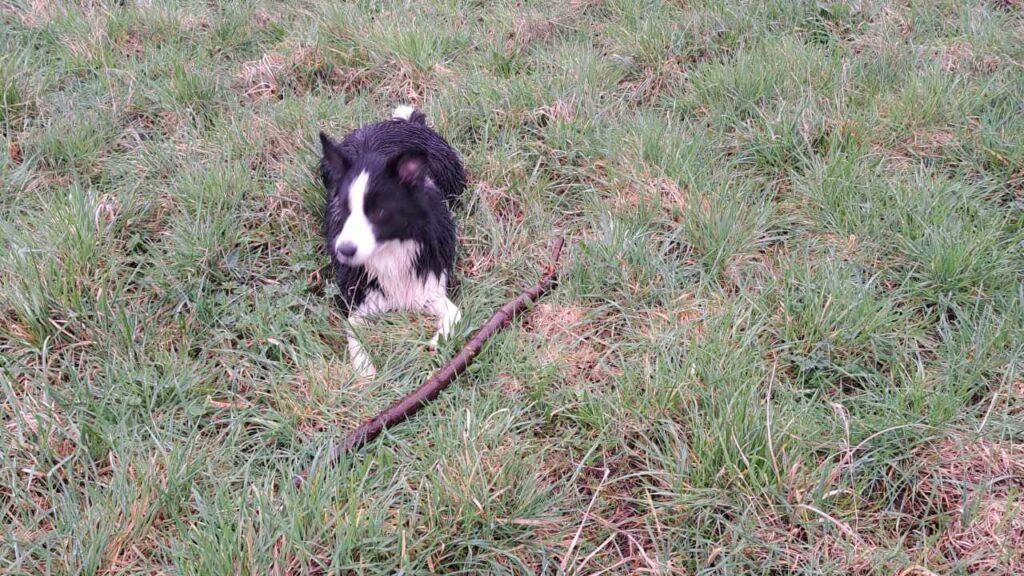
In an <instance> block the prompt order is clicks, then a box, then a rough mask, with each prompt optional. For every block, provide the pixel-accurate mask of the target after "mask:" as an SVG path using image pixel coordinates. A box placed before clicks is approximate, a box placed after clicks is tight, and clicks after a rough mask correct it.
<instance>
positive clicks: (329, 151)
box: [320, 132, 352, 184]
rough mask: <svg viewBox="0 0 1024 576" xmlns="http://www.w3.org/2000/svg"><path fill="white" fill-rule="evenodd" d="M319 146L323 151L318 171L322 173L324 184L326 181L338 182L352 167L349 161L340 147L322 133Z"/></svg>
mask: <svg viewBox="0 0 1024 576" xmlns="http://www.w3.org/2000/svg"><path fill="white" fill-rule="evenodd" d="M320 146H321V148H322V149H323V159H322V160H321V162H320V169H321V172H322V173H323V177H324V180H325V184H327V183H328V182H327V181H328V180H330V181H334V182H336V181H338V180H340V179H341V178H342V177H343V176H345V173H346V172H348V169H349V168H350V167H351V166H352V162H351V160H349V158H348V157H347V156H345V153H344V152H342V151H341V147H339V146H338V144H337V143H335V142H334V140H331V137H330V136H328V135H327V134H325V133H324V132H320Z"/></svg>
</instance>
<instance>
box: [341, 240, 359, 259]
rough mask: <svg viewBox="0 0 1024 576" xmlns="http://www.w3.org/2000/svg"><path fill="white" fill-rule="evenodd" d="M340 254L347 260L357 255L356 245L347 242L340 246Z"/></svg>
mask: <svg viewBox="0 0 1024 576" xmlns="http://www.w3.org/2000/svg"><path fill="white" fill-rule="evenodd" d="M338 254H341V255H342V256H344V257H345V258H351V257H353V256H355V255H356V245H355V244H352V243H350V242H345V243H344V244H341V245H339V246H338Z"/></svg>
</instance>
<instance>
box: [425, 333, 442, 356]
mask: <svg viewBox="0 0 1024 576" xmlns="http://www.w3.org/2000/svg"><path fill="white" fill-rule="evenodd" d="M440 340H441V333H440V332H438V333H436V334H434V337H433V338H431V339H430V342H427V350H429V351H430V353H431V354H437V346H438V344H439V342H440Z"/></svg>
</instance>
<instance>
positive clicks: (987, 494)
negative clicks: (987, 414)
mask: <svg viewBox="0 0 1024 576" xmlns="http://www.w3.org/2000/svg"><path fill="white" fill-rule="evenodd" d="M921 458H922V460H923V461H924V462H925V465H924V466H922V467H921V478H920V480H919V482H918V484H917V486H916V489H915V493H916V495H917V497H918V500H919V501H921V502H924V503H926V504H925V506H926V507H927V508H928V509H930V511H932V512H933V513H934V514H935V517H936V520H937V521H938V522H939V523H940V525H941V532H940V533H939V534H938V539H937V546H936V550H937V553H938V554H941V555H942V557H943V558H944V560H945V561H946V562H948V563H949V564H953V565H957V566H963V567H966V568H967V570H968V571H969V573H971V574H979V575H986V576H997V575H1000V576H1001V575H1008V574H1024V515H1022V513H1021V504H1022V503H1021V493H1022V491H1024V445H1021V444H1019V443H1013V442H994V441H992V440H986V439H981V440H968V439H965V438H960V437H950V438H947V439H945V440H943V441H942V442H940V443H938V444H937V445H933V446H931V447H929V449H928V450H927V452H925V453H923V454H922V455H921ZM919 512H924V510H921V511H919Z"/></svg>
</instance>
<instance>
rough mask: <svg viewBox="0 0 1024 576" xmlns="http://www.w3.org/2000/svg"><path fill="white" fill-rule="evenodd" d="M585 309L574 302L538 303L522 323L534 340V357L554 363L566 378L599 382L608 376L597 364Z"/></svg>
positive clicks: (596, 353)
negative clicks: (535, 354) (560, 368)
mask: <svg viewBox="0 0 1024 576" xmlns="http://www.w3.org/2000/svg"><path fill="white" fill-rule="evenodd" d="M588 313H589V310H588V309H587V308H583V307H580V306H574V305H559V304H539V305H538V306H537V307H536V308H534V310H533V311H532V312H531V313H530V316H529V319H528V320H527V323H526V328H527V330H528V332H529V333H530V334H532V335H534V339H535V340H537V341H538V349H537V359H538V360H539V361H540V362H541V363H542V364H544V365H558V366H561V367H562V371H563V372H562V373H563V376H564V378H565V379H566V381H568V382H570V383H576V382H601V381H604V380H606V379H607V378H608V377H609V376H610V375H609V374H608V373H607V370H606V369H604V368H602V367H601V365H600V362H599V360H600V353H599V350H598V347H597V344H596V342H595V341H594V339H593V338H592V337H591V334H590V325H589V321H588V319H587V315H588Z"/></svg>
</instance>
